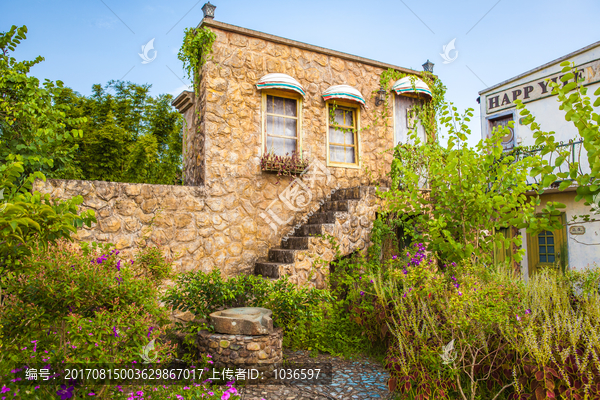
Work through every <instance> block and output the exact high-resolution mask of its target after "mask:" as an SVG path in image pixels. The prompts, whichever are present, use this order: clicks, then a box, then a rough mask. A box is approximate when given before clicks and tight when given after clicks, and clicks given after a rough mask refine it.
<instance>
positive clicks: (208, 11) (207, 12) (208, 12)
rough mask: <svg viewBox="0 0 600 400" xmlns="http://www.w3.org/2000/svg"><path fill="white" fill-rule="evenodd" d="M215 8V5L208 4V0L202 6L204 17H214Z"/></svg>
mask: <svg viewBox="0 0 600 400" xmlns="http://www.w3.org/2000/svg"><path fill="white" fill-rule="evenodd" d="M215 8H217V6H215V5H212V4H210V1H209V2H208V3H206V4H205V5H203V6H202V12H203V13H204V18H210V19H213V18H214V17H215Z"/></svg>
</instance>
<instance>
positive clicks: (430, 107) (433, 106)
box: [379, 68, 446, 142]
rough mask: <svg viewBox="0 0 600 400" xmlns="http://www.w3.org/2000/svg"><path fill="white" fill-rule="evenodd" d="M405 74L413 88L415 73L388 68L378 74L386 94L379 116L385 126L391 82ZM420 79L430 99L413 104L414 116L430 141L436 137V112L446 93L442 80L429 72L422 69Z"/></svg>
mask: <svg viewBox="0 0 600 400" xmlns="http://www.w3.org/2000/svg"><path fill="white" fill-rule="evenodd" d="M405 76H410V77H411V82H412V86H413V88H415V82H416V79H417V77H416V76H415V75H410V74H406V73H404V72H400V71H396V70H395V69H391V68H390V69H388V70H387V71H383V72H382V73H381V75H380V76H379V83H380V85H381V86H382V87H384V88H385V89H386V92H387V93H388V95H387V96H386V99H385V102H384V103H383V110H382V111H381V117H382V118H383V121H384V123H385V125H386V126H387V119H388V117H389V116H390V110H391V108H390V105H389V99H390V98H393V97H391V96H392V94H393V91H392V90H391V89H392V88H391V86H390V85H391V84H393V83H394V82H396V81H397V80H398V79H402V78H404V77H405ZM420 79H421V80H422V81H423V82H424V83H425V84H426V85H427V86H428V87H429V89H430V90H431V100H429V101H424V102H422V103H421V104H415V106H414V110H415V112H416V116H417V117H418V118H419V120H420V122H421V125H422V126H423V129H425V134H426V135H427V140H428V141H430V142H432V141H434V140H435V138H436V132H437V118H436V116H437V114H438V112H439V111H440V110H441V108H442V106H443V104H444V101H445V94H446V86H444V84H443V83H442V81H441V80H440V79H439V78H437V77H436V76H435V75H433V74H432V73H431V72H427V71H423V72H422V73H421V77H420Z"/></svg>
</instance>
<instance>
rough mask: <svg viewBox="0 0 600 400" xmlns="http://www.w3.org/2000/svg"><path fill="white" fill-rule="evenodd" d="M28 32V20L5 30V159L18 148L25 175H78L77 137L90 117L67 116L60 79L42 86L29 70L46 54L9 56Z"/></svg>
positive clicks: (0, 61)
mask: <svg viewBox="0 0 600 400" xmlns="http://www.w3.org/2000/svg"><path fill="white" fill-rule="evenodd" d="M26 33H27V27H26V26H22V27H20V28H17V27H16V26H13V27H12V28H11V29H10V30H9V31H8V32H5V33H0V49H1V50H2V54H0V71H1V72H2V73H1V74H0V141H2V146H1V147H0V162H2V163H6V162H8V159H9V157H10V155H15V154H18V155H20V157H21V162H22V163H23V176H28V175H29V174H31V173H33V172H34V171H39V172H42V173H43V174H45V175H47V176H48V177H52V178H63V177H66V176H70V177H79V176H80V170H79V169H78V168H77V165H76V163H74V157H75V154H76V151H77V145H76V143H75V139H76V138H78V137H79V138H81V135H82V131H81V129H80V128H81V126H82V124H83V123H85V118H81V117H76V116H73V117H71V116H68V117H65V114H67V115H68V114H69V111H70V109H69V107H68V105H64V104H60V103H57V102H56V100H57V98H58V96H59V95H60V93H61V92H62V90H63V83H62V82H61V81H57V82H56V83H54V82H51V81H49V80H46V81H45V82H44V83H43V84H42V85H41V86H40V82H39V80H38V79H37V78H36V77H34V76H29V75H28V74H29V71H30V70H31V67H33V66H34V65H36V64H38V63H39V62H41V61H43V60H44V59H43V57H41V56H39V57H37V58H36V59H35V60H33V61H21V62H19V61H17V60H16V59H15V58H14V57H11V56H10V52H13V51H14V50H15V49H16V47H17V45H18V44H19V43H20V42H21V40H24V39H25V34H26ZM67 126H68V128H67Z"/></svg>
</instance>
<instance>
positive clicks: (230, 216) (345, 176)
mask: <svg viewBox="0 0 600 400" xmlns="http://www.w3.org/2000/svg"><path fill="white" fill-rule="evenodd" d="M206 8H207V7H206V6H205V7H203V10H206ZM213 11H214V9H213ZM204 27H206V28H208V29H210V30H212V31H213V32H214V33H215V34H216V41H215V43H214V45H213V54H212V57H211V58H210V59H209V60H208V61H207V62H206V63H205V64H204V65H203V67H202V69H201V70H200V71H199V75H198V76H197V77H196V84H197V89H196V91H195V92H190V91H185V92H183V93H181V94H180V95H179V96H177V98H176V99H175V100H174V101H173V106H174V107H176V108H177V109H178V110H179V111H180V112H181V113H182V114H183V115H184V117H185V120H186V122H187V126H186V130H185V134H184V185H185V186H164V185H145V184H144V185H140V184H125V183H111V182H81V181H49V182H48V184H46V186H45V187H44V188H43V189H44V190H46V191H48V192H52V193H53V195H55V196H64V195H74V194H81V195H83V196H84V199H85V202H84V205H85V206H86V207H90V208H93V209H95V210H96V213H97V216H98V224H97V225H95V226H94V227H92V229H86V230H83V231H82V232H81V233H80V238H81V239H84V240H97V241H111V242H113V243H116V244H117V247H119V248H122V249H124V250H128V249H129V250H132V249H133V248H134V247H135V246H140V245H148V244H152V243H154V244H161V245H162V246H163V248H164V249H165V251H167V252H168V253H169V254H170V255H171V256H172V257H173V258H174V259H175V262H176V264H177V265H178V268H179V270H180V271H187V270H195V269H201V270H204V271H207V270H210V269H212V268H214V267H217V268H220V269H221V270H222V271H223V272H224V274H226V275H233V274H238V273H253V272H254V273H259V274H262V275H263V276H269V277H271V278H277V277H279V276H281V275H283V274H287V275H289V276H290V277H291V279H292V280H293V281H295V282H297V283H299V284H303V283H309V284H311V285H315V286H317V287H322V286H323V278H324V276H325V275H326V274H327V271H326V270H324V269H323V268H322V267H321V266H322V265H325V264H326V263H327V262H328V261H331V260H332V259H333V258H334V256H335V255H334V252H333V250H332V245H331V243H330V241H329V240H325V239H324V238H323V237H315V236H314V235H318V234H327V235H330V237H333V238H334V239H335V241H336V242H337V243H338V244H339V245H340V251H341V252H342V254H349V253H351V252H354V251H357V250H361V249H365V248H366V247H367V245H368V244H369V235H370V230H371V228H372V224H373V220H374V219H375V217H376V212H377V210H378V208H379V207H380V202H379V200H378V197H377V196H376V191H375V188H374V187H373V186H369V185H372V184H373V183H374V182H375V181H378V183H381V179H380V178H384V177H385V174H386V173H387V172H388V171H389V167H390V163H391V160H392V153H391V152H390V151H388V150H390V149H392V148H393V147H394V145H395V144H396V143H398V142H399V141H403V140H406V133H407V131H408V128H409V125H410V124H411V119H410V112H409V111H410V108H411V106H412V105H413V104H414V103H415V102H418V101H426V100H427V99H428V98H429V97H430V96H431V92H430V90H429V88H428V87H427V86H426V85H425V84H424V83H423V82H422V81H421V80H420V79H418V77H419V74H420V72H418V71H414V70H410V69H406V68H402V67H398V66H394V65H390V64H386V63H383V62H379V61H374V60H370V59H366V58H363V57H359V56H355V55H351V54H346V53H341V52H338V51H334V50H329V49H325V48H322V47H317V46H313V45H310V44H306V43H302V42H298V41H294V40H290V39H285V38H282V37H278V36H273V35H269V34H266V33H262V32H258V31H253V30H249V29H245V28H241V27H237V26H233V25H229V24H226V23H223V22H219V21H215V20H214V19H213V18H212V15H210V12H209V13H208V15H205V18H204V19H203V20H202V22H201V23H200V25H199V26H198V28H204ZM388 69H394V70H397V71H400V72H402V73H405V74H407V76H406V77H405V78H403V79H401V80H400V81H398V82H396V84H395V85H394V91H393V92H392V93H385V92H383V90H381V88H380V75H381V74H382V73H383V72H384V71H386V70H388ZM409 77H413V78H410V79H409ZM415 79H416V81H415ZM384 96H391V97H389V98H391V99H392V101H391V102H389V104H390V107H389V108H388V109H389V111H390V112H388V113H383V112H382V111H383V109H384V105H383V104H382V103H384V102H383V101H381V100H383V97H384ZM387 103H388V102H385V104H387ZM333 121H335V123H334V122H333ZM292 153H293V154H295V155H296V156H298V157H300V158H302V160H303V162H304V163H305V164H302V168H300V169H299V171H298V172H300V171H303V172H302V173H301V174H300V173H299V174H296V175H294V176H292V177H279V176H277V174H274V173H273V172H272V171H269V169H273V168H272V167H273V164H272V163H271V164H269V163H265V161H264V158H265V156H266V155H267V154H271V155H272V156H275V155H277V156H283V157H285V156H286V154H287V155H288V156H289V155H290V154H292ZM261 160H262V162H261ZM319 259H321V260H324V261H325V263H319V262H316V261H318V260H319Z"/></svg>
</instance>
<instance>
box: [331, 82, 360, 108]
mask: <svg viewBox="0 0 600 400" xmlns="http://www.w3.org/2000/svg"><path fill="white" fill-rule="evenodd" d="M331 99H342V100H350V101H354V102H356V103H359V104H362V105H363V106H364V105H365V99H364V97H363V96H362V94H360V92H359V91H358V89H356V88H353V87H352V86H349V85H335V86H331V87H330V88H329V89H327V90H326V91H325V92H323V100H325V101H327V100H331Z"/></svg>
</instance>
